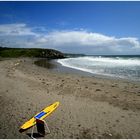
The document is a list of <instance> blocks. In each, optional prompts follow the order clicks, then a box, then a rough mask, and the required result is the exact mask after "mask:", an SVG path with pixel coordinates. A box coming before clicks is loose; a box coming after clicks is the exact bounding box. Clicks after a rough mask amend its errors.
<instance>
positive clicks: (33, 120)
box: [19, 102, 59, 132]
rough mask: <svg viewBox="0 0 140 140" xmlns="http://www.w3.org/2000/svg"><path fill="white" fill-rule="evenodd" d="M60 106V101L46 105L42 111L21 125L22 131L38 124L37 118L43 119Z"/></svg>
mask: <svg viewBox="0 0 140 140" xmlns="http://www.w3.org/2000/svg"><path fill="white" fill-rule="evenodd" d="M58 106H59V102H55V103H53V104H51V105H50V106H48V107H46V108H45V109H44V110H42V111H41V112H39V113H37V114H36V115H35V116H34V117H33V118H31V119H30V120H29V121H27V122H25V123H24V124H23V125H22V126H21V127H20V130H19V131H20V132H23V131H25V130H26V129H28V128H30V127H32V126H34V125H35V124H36V119H39V120H43V119H45V118H46V117H47V116H49V115H50V114H51V113H52V112H53V111H54V110H55V109H56V108H57V107H58Z"/></svg>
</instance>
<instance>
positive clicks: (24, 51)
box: [0, 47, 64, 59]
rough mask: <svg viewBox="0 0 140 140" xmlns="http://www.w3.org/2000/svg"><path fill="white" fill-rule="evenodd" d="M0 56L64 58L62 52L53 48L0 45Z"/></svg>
mask: <svg viewBox="0 0 140 140" xmlns="http://www.w3.org/2000/svg"><path fill="white" fill-rule="evenodd" d="M0 57H41V58H50V59H55V58H64V54H63V53H61V52H59V51H56V50H53V49H39V48H4V47H0Z"/></svg>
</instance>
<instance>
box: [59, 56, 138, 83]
mask: <svg viewBox="0 0 140 140" xmlns="http://www.w3.org/2000/svg"><path fill="white" fill-rule="evenodd" d="M57 62H58V63H60V64H61V65H62V66H65V67H69V68H73V69H76V70H80V71H84V72H88V73H90V74H93V75H99V76H106V77H110V78H120V79H128V80H132V81H140V55H115V56H95V55H94V56H91V55H90V56H88V55H87V56H80V57H79V56H77V57H76V56H75V57H69V58H65V59H58V60H57Z"/></svg>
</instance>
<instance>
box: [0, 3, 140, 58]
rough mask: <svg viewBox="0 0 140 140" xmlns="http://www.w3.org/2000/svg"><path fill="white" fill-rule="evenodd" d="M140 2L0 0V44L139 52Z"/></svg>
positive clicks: (93, 50) (87, 50)
mask: <svg viewBox="0 0 140 140" xmlns="http://www.w3.org/2000/svg"><path fill="white" fill-rule="evenodd" d="M139 26H140V2H139V1H137V2H95V1H93V2H47V1H46V2H18V1H17V2H0V45H2V46H7V47H26V48H27V47H29V48H31V47H32V48H52V49H57V50H60V51H62V52H67V53H86V54H99V55H100V54H140V27H139Z"/></svg>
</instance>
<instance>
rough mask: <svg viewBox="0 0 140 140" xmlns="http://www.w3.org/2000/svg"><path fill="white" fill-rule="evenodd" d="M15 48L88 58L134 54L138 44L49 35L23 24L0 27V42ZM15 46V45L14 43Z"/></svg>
mask: <svg viewBox="0 0 140 140" xmlns="http://www.w3.org/2000/svg"><path fill="white" fill-rule="evenodd" d="M4 36H7V37H6V39H8V40H9V42H11V44H10V43H9V46H10V45H12V46H15V47H41V48H53V49H58V50H60V51H63V52H71V53H89V54H131V53H132V54H134V53H135V54H136V53H138V52H139V53H140V42H139V40H138V38H136V37H122V38H117V37H114V36H107V35H103V34H101V33H94V32H88V31H85V30H83V29H82V30H65V31H50V32H47V30H46V29H45V28H44V27H42V28H41V27H39V28H37V27H28V26H27V25H26V24H5V25H0V39H2V37H4ZM14 42H15V43H14Z"/></svg>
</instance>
